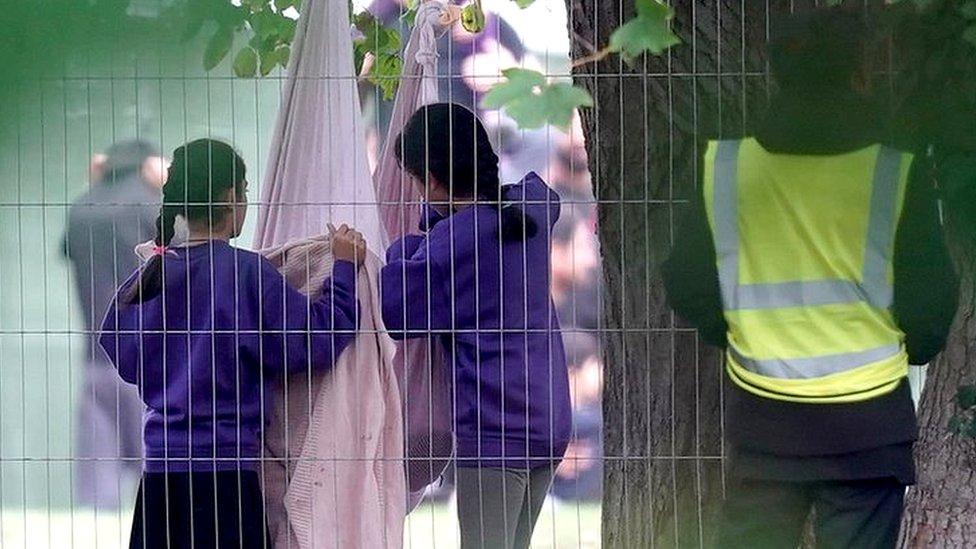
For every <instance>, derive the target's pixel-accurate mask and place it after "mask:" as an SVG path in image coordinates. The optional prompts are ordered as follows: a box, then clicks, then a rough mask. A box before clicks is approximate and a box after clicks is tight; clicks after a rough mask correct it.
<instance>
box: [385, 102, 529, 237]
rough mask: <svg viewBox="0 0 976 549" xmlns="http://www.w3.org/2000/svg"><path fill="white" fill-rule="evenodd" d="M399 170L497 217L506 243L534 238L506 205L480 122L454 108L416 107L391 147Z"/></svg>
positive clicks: (518, 213) (517, 212)
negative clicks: (494, 211)
mask: <svg viewBox="0 0 976 549" xmlns="http://www.w3.org/2000/svg"><path fill="white" fill-rule="evenodd" d="M394 154H395V155H396V158H397V161H398V162H399V163H400V166H401V167H402V168H403V169H404V170H406V171H407V172H408V173H410V174H411V175H413V176H414V177H416V178H418V179H420V180H422V181H423V180H426V179H427V176H428V174H429V175H432V176H433V177H434V178H435V179H436V180H437V182H438V183H439V184H441V185H444V186H446V187H447V189H449V190H450V191H451V196H452V197H457V198H461V199H474V200H475V201H476V202H478V203H479V204H487V205H489V206H492V207H494V208H497V209H498V211H499V218H500V225H501V228H500V230H501V235H502V240H504V241H519V240H524V239H525V238H528V237H532V236H535V234H536V232H537V230H538V228H537V226H536V223H535V221H534V220H533V219H532V218H531V217H528V216H526V215H525V212H524V211H523V210H522V208H521V207H519V206H517V205H514V204H504V201H503V197H502V187H501V185H500V182H499V178H498V155H497V154H495V151H494V149H493V148H492V146H491V141H490V140H489V139H488V132H487V131H486V130H485V127H484V125H482V123H481V120H479V119H478V117H477V116H476V115H475V114H474V113H473V112H471V111H470V110H468V109H467V108H465V107H463V106H461V105H458V104H456V103H435V104H432V105H425V106H423V107H420V109H419V110H417V112H415V113H414V114H413V116H411V117H410V120H408V121H407V123H406V125H404V127H403V131H402V132H400V135H398V136H397V138H396V141H395V142H394Z"/></svg>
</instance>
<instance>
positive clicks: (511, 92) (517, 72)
mask: <svg viewBox="0 0 976 549" xmlns="http://www.w3.org/2000/svg"><path fill="white" fill-rule="evenodd" d="M502 75H504V76H505V78H506V80H505V82H502V83H500V84H496V85H495V86H494V87H492V89H491V90H489V91H488V93H487V94H485V97H484V98H483V99H482V101H481V106H482V107H484V108H486V109H498V108H504V109H505V112H506V113H507V114H508V115H509V116H510V117H512V119H513V120H515V122H516V123H517V124H518V126H519V127H520V128H522V129H534V128H541V127H543V126H545V125H546V124H551V125H553V126H557V127H560V128H567V127H569V124H570V122H572V120H573V112H574V111H575V110H576V109H577V108H579V107H589V106H592V105H593V98H592V97H590V94H589V92H587V91H586V90H584V89H582V88H578V87H576V86H573V85H572V84H568V83H565V82H556V83H553V84H549V83H547V82H546V77H545V75H543V74H542V73H539V72H537V71H532V70H527V69H520V68H512V69H506V70H504V71H502Z"/></svg>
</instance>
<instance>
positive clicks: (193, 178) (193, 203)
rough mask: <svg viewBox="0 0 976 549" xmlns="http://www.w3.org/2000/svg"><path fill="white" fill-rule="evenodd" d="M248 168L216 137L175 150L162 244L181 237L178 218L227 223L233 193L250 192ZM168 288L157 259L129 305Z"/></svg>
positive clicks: (160, 223)
mask: <svg viewBox="0 0 976 549" xmlns="http://www.w3.org/2000/svg"><path fill="white" fill-rule="evenodd" d="M246 172H247V169H246V167H245V166H244V160H243V159H242V158H241V156H240V155H239V154H237V151H235V150H234V148H233V147H231V146H230V145H228V144H226V143H224V142H221V141H217V140H214V139H198V140H196V141H191V142H189V143H187V144H185V145H183V146H182V147H179V148H178V149H176V150H175V151H173V162H172V164H170V167H169V173H168V175H167V177H166V184H165V185H163V203H162V206H160V208H159V216H158V217H156V237H155V238H154V242H155V243H156V245H157V246H160V247H165V246H168V245H169V244H170V242H171V241H172V240H173V235H174V234H175V233H176V227H175V222H176V216H178V215H182V216H183V217H184V218H185V219H186V220H187V222H188V223H193V222H198V223H199V222H203V221H206V222H207V223H208V224H212V223H214V222H218V221H221V220H223V218H224V214H225V213H226V212H227V211H228V210H229V209H231V208H232V206H231V205H230V204H224V203H221V201H223V200H224V199H225V197H226V195H227V191H228V190H229V189H234V194H235V196H237V197H240V196H241V193H242V191H243V190H244V180H245V176H246ZM162 289H163V256H162V255H154V256H153V257H152V258H151V259H150V260H149V262H147V263H146V265H145V266H144V267H143V268H142V272H141V274H140V276H139V280H137V281H136V282H135V283H134V284H133V285H132V286H131V287H130V288H129V290H128V292H127V293H126V295H125V297H124V299H123V302H124V303H127V304H132V303H142V302H143V301H146V300H149V299H152V298H153V297H156V296H157V295H159V294H160V293H162Z"/></svg>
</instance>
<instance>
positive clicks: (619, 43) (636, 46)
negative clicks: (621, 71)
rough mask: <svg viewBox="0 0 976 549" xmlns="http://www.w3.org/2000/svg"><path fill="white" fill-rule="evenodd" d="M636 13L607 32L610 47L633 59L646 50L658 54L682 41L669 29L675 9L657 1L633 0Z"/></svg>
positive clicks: (626, 57)
mask: <svg viewBox="0 0 976 549" xmlns="http://www.w3.org/2000/svg"><path fill="white" fill-rule="evenodd" d="M636 2H637V16H635V17H634V18H633V19H631V20H630V21H628V22H627V23H625V24H623V25H621V26H620V28H618V29H617V30H615V31H613V34H611V35H610V50H611V51H615V52H620V54H621V55H622V56H623V57H624V58H625V59H628V60H629V59H633V58H635V57H637V56H639V55H641V54H642V53H644V52H645V51H649V52H651V53H653V54H659V53H661V52H663V51H664V50H666V49H668V48H670V47H671V46H674V45H675V44H679V43H681V40H680V39H679V38H678V37H677V35H675V34H674V33H673V32H671V25H670V22H671V19H672V18H674V10H672V9H671V8H670V7H669V6H667V5H665V4H663V3H661V2H660V1H659V0H636Z"/></svg>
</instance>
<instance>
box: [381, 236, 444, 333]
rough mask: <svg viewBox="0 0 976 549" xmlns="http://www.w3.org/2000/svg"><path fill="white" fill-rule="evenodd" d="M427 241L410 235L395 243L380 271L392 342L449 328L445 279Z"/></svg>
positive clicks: (386, 323)
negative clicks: (428, 248) (432, 259)
mask: <svg viewBox="0 0 976 549" xmlns="http://www.w3.org/2000/svg"><path fill="white" fill-rule="evenodd" d="M426 247H427V239H426V238H424V237H422V236H418V235H408V236H405V237H404V238H401V239H400V240H398V241H396V242H394V243H393V244H392V245H391V246H390V248H389V249H388V250H387V253H386V260H387V263H386V266H385V267H383V270H382V271H381V272H380V283H381V286H380V288H381V293H382V297H383V299H382V301H383V323H384V324H385V325H386V328H387V330H389V333H390V337H392V338H393V339H397V340H400V339H408V338H415V337H423V336H426V335H428V334H429V333H430V332H432V331H445V330H449V329H450V310H449V307H447V303H448V302H449V296H448V295H447V294H448V293H449V292H448V290H447V289H446V288H445V287H444V284H443V281H444V280H446V278H445V277H444V276H443V275H442V272H441V269H440V268H439V267H438V265H437V264H436V262H433V261H431V260H430V258H429V256H428V254H427V251H428V250H427V249H426Z"/></svg>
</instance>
